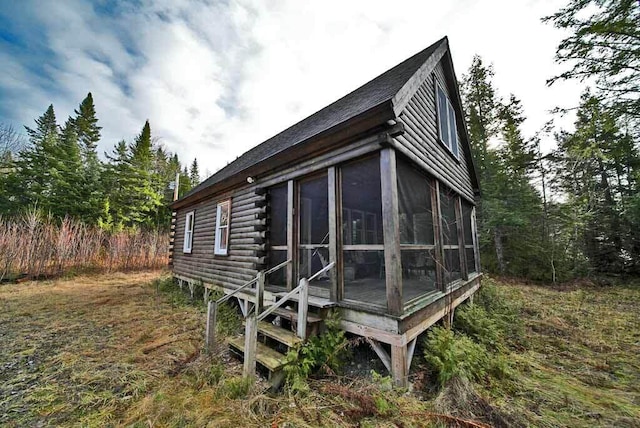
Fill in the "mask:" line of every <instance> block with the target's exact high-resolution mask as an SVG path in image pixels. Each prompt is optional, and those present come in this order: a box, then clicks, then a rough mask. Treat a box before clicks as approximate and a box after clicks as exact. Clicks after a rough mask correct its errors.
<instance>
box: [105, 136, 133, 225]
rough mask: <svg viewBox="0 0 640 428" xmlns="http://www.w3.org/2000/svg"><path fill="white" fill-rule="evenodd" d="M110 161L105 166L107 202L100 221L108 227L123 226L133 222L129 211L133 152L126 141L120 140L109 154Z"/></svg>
mask: <svg viewBox="0 0 640 428" xmlns="http://www.w3.org/2000/svg"><path fill="white" fill-rule="evenodd" d="M106 156H107V159H108V160H109V163H108V164H107V166H106V167H105V171H104V174H103V177H102V184H103V187H104V189H105V192H106V202H105V204H104V205H103V207H102V213H101V215H100V217H99V219H98V223H99V224H101V225H103V226H104V227H107V228H114V227H115V228H117V229H119V228H122V227H124V226H125V225H130V224H131V218H130V217H129V212H130V210H131V207H130V204H131V203H132V202H133V200H132V199H131V198H130V195H129V194H128V192H129V189H130V188H131V187H133V181H134V176H133V170H132V167H131V154H130V151H129V146H128V145H127V143H126V141H124V140H121V141H119V142H118V143H117V144H116V145H115V147H114V148H113V152H112V154H107V155H106Z"/></svg>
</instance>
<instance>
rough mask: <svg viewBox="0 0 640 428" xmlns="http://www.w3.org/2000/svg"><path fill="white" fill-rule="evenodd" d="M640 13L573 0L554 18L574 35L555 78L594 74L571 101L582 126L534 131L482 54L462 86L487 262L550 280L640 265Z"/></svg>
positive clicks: (495, 268)
mask: <svg viewBox="0 0 640 428" xmlns="http://www.w3.org/2000/svg"><path fill="white" fill-rule="evenodd" d="M639 20H640V7H639V6H638V2H636V1H626V0H602V1H589V0H586V1H585V0H570V1H568V4H567V5H566V6H565V7H564V8H563V9H561V10H560V11H558V12H557V13H556V14H554V15H552V16H549V17H547V18H544V21H548V22H550V23H552V24H553V25H554V26H556V27H558V28H561V29H563V30H565V31H567V33H568V34H569V36H568V37H567V38H566V39H565V40H563V41H562V42H561V44H560V45H559V46H558V49H557V52H556V60H557V61H558V62H559V63H563V64H564V63H566V64H567V65H568V66H569V67H571V68H570V69H569V70H568V71H566V72H564V73H563V74H561V75H560V76H558V77H556V78H553V79H550V81H549V82H548V83H549V84H552V83H553V82H554V81H556V80H558V79H560V80H562V79H578V80H580V81H584V79H588V80H587V81H590V82H595V85H594V86H593V87H592V88H589V87H586V88H585V91H584V93H583V95H582V98H581V100H580V104H579V105H578V106H570V107H571V108H570V110H575V111H576V112H577V118H576V121H575V130H574V131H572V132H567V131H564V130H558V129H556V128H555V127H554V126H552V124H549V125H547V126H545V127H543V129H541V130H540V131H539V132H538V133H537V134H536V135H535V136H533V137H532V138H525V137H524V136H523V135H522V133H521V124H522V122H523V121H524V120H525V115H524V113H523V109H522V106H521V104H520V101H519V100H518V99H517V98H516V97H515V96H514V95H511V97H510V98H509V99H508V100H506V101H505V100H502V99H500V98H499V97H498V96H497V95H496V87H495V85H494V82H493V70H492V67H491V66H487V65H486V64H485V63H483V61H482V59H481V58H480V57H476V58H474V60H473V63H472V65H471V67H470V69H469V70H468V71H467V73H466V74H465V75H464V76H463V82H462V95H463V104H464V107H465V110H466V112H465V113H466V119H467V126H468V130H469V135H470V139H471V143H472V150H473V154H474V157H475V162H476V165H477V169H478V172H479V176H480V182H481V189H482V197H481V200H480V210H479V219H478V220H479V231H480V244H481V256H482V264H483V267H484V269H485V271H489V272H498V273H500V274H503V275H511V276H517V277H525V278H530V279H534V280H540V281H558V280H567V279H570V278H574V277H577V276H585V275H600V274H634V275H638V274H640V150H639V148H640V72H639V71H638V70H640V26H638V22H639ZM563 113H564V112H563V111H558V112H557V114H558V115H561V114H563ZM543 141H553V142H554V143H555V144H554V145H555V149H554V150H553V151H548V150H547V151H543V150H541V145H542V142H543Z"/></svg>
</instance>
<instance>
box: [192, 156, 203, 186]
mask: <svg viewBox="0 0 640 428" xmlns="http://www.w3.org/2000/svg"><path fill="white" fill-rule="evenodd" d="M189 180H190V182H191V186H192V187H195V186H197V185H198V184H200V170H199V169H198V159H196V158H193V163H192V164H191V169H190V170H189Z"/></svg>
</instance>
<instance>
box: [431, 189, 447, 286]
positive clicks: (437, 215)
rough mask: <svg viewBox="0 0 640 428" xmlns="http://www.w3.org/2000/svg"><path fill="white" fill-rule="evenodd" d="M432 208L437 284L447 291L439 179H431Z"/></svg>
mask: <svg viewBox="0 0 640 428" xmlns="http://www.w3.org/2000/svg"><path fill="white" fill-rule="evenodd" d="M431 184H432V185H431V210H432V213H433V232H434V234H433V237H434V239H435V242H434V243H435V247H436V250H435V256H436V286H437V287H438V289H439V290H440V291H442V292H445V291H446V282H447V279H446V278H445V274H444V250H443V249H442V242H443V236H442V214H441V212H440V182H439V181H438V180H432V181H431Z"/></svg>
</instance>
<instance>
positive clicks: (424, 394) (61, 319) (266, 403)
mask: <svg viewBox="0 0 640 428" xmlns="http://www.w3.org/2000/svg"><path fill="white" fill-rule="evenodd" d="M161 275H163V273H162V272H142V273H133V274H121V273H117V274H108V275H95V276H80V277H75V278H71V279H61V280H57V281H47V282H29V283H22V284H14V285H0V426H9V427H24V426H122V425H124V426H140V427H149V426H212V427H244V426H257V427H262V426H265V427H287V426H289V427H293V426H296V427H305V426H354V427H355V426H363V427H366V426H382V427H386V426H388V427H399V426H401V427H411V426H447V424H454V423H458V424H459V425H458V426H485V425H483V423H486V422H487V421H488V420H487V419H486V418H485V415H483V414H481V413H478V412H477V411H476V412H475V413H474V412H469V411H466V410H468V409H465V406H466V402H465V401H464V400H462V399H460V402H459V404H458V405H459V408H458V409H449V410H451V412H446V413H454V414H456V415H457V417H458V418H459V419H457V420H454V419H450V418H447V417H446V416H445V415H443V413H445V411H444V410H443V409H442V408H441V407H439V406H438V399H437V397H436V396H437V392H434V390H433V389H432V388H430V387H429V386H428V385H430V384H432V383H433V382H431V380H430V379H431V374H430V373H429V371H428V369H426V368H425V366H424V359H423V358H419V356H416V357H417V358H416V359H415V360H414V361H415V362H414V365H413V367H412V371H413V372H414V373H415V378H414V380H415V381H416V382H415V388H414V389H413V390H412V391H411V392H408V391H406V390H389V388H388V381H387V380H385V379H384V378H382V379H380V377H377V376H376V380H373V381H372V380H370V379H348V378H337V379H336V378H333V379H320V380H314V381H312V382H310V390H309V392H307V393H306V394H304V395H299V394H298V395H296V394H291V393H286V392H285V393H282V394H279V395H275V396H273V395H269V394H267V393H266V385H265V384H264V383H262V382H258V383H257V384H256V385H255V386H253V387H250V386H249V385H248V384H247V383H246V382H244V381H243V379H242V378H241V370H242V368H241V363H240V362H239V361H237V360H235V359H233V358H230V356H229V355H228V353H227V352H226V350H225V349H224V347H221V349H220V351H219V352H218V353H217V354H215V355H213V356H208V355H205V354H203V353H202V352H201V348H202V345H203V332H204V306H203V305H202V300H201V299H200V300H198V301H196V302H193V303H191V302H190V301H189V299H188V298H187V297H186V296H185V295H184V294H181V293H180V292H178V291H179V290H174V291H166V290H158V288H157V287H156V285H157V283H155V284H156V285H154V280H156V279H157V278H158V277H160V276H161ZM163 287H166V285H165V286H163ZM496 287H497V290H498V292H499V294H500V295H501V296H503V298H504V299H505V300H506V301H508V302H509V303H510V304H512V305H514V306H515V307H516V308H517V310H518V311H519V314H520V317H521V319H522V322H523V337H522V338H521V340H520V341H519V344H518V345H517V346H511V347H509V348H508V349H504V350H502V351H501V352H502V354H503V355H504V357H505V358H506V359H507V361H508V362H509V370H508V372H509V375H508V376H506V377H505V378H502V379H493V378H490V377H487V378H486V379H484V380H483V381H481V382H477V383H476V384H475V385H474V386H473V387H472V388H473V389H474V390H475V394H476V398H477V397H481V398H482V400H483V402H484V403H486V405H487V406H490V407H491V408H492V409H495V411H496V412H501V413H503V414H505V415H508V416H509V419H508V420H510V421H512V423H513V424H514V425H522V426H526V425H529V426H549V427H552V426H572V427H573V426H584V427H587V426H617V427H624V426H628V427H638V426H640V286H630V285H627V286H615V287H613V286H611V287H596V286H593V285H574V286H571V287H565V288H561V289H557V288H556V289H552V288H549V287H538V286H525V285H521V284H513V283H510V284H506V283H498V284H497V285H496ZM223 318H225V317H224V316H223ZM223 327H224V329H225V332H228V331H230V330H233V329H234V328H235V327H237V320H234V319H233V317H232V316H231V315H230V314H229V313H227V317H226V319H225V322H223ZM471 419H473V420H476V421H478V422H477V423H472V422H470V420H471ZM465 420H467V422H465ZM452 426H455V425H452Z"/></svg>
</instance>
